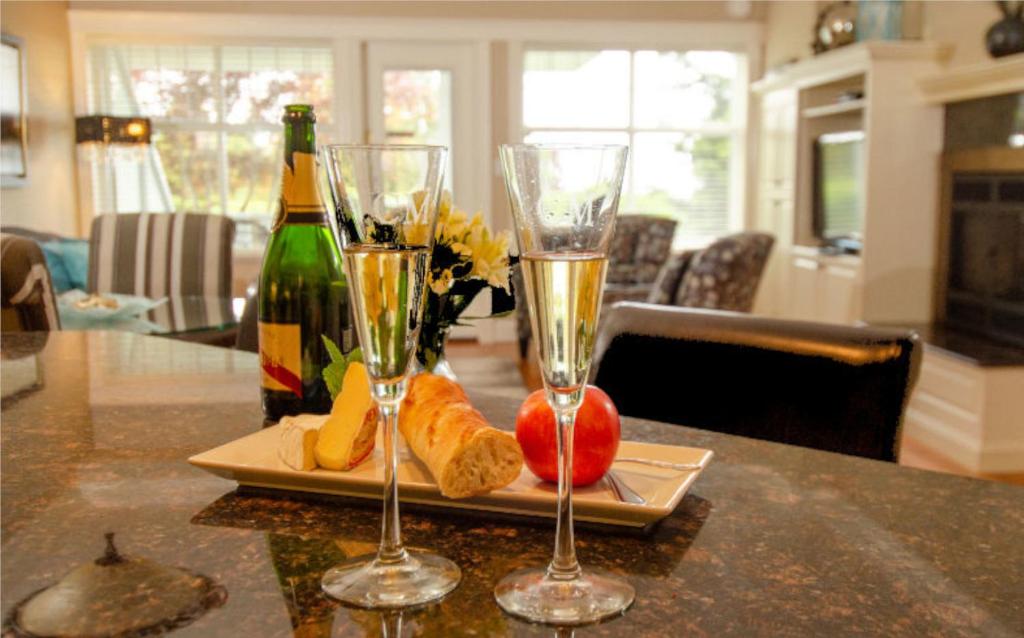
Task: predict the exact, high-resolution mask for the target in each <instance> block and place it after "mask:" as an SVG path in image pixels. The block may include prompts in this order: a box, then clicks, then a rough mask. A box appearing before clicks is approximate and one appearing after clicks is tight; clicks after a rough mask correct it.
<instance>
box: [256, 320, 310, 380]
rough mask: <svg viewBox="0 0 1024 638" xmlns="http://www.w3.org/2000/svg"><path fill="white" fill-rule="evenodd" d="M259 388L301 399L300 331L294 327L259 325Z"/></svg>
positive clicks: (290, 325)
mask: <svg viewBox="0 0 1024 638" xmlns="http://www.w3.org/2000/svg"><path fill="white" fill-rule="evenodd" d="M259 339H260V385H261V386H263V387H264V388H266V389H267V390H279V391H283V392H291V393H292V394H294V395H295V396H297V397H299V398H300V399H301V398H302V329H301V327H300V326H299V324H297V323H269V322H263V321H260V322H259Z"/></svg>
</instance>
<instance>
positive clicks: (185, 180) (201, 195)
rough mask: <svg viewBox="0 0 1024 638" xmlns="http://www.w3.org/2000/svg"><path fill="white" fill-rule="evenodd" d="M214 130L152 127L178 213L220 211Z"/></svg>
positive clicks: (155, 144) (221, 211)
mask: <svg viewBox="0 0 1024 638" xmlns="http://www.w3.org/2000/svg"><path fill="white" fill-rule="evenodd" d="M217 137H218V133H215V132H211V131H198V132H177V131H176V132H167V131H154V132H153V145H154V146H155V147H156V149H157V150H158V151H159V152H160V160H161V162H162V164H163V169H164V174H165V176H166V178H167V184H168V186H169V188H170V191H171V199H172V200H173V202H174V209H175V210H176V211H177V212H179V213H190V212H198V213H223V212H224V209H223V207H222V206H221V199H220V177H219V176H220V170H219V167H218V164H219V162H218V161H217Z"/></svg>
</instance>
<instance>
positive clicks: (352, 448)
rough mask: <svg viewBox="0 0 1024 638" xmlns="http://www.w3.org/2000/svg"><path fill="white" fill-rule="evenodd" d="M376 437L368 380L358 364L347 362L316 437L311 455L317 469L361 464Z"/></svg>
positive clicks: (350, 466)
mask: <svg viewBox="0 0 1024 638" xmlns="http://www.w3.org/2000/svg"><path fill="white" fill-rule="evenodd" d="M376 438H377V410H376V408H375V406H374V403H373V398H372V397H371V396H370V377H369V375H367V374H366V367H365V366H364V365H363V364H362V363H359V362H353V363H350V364H349V366H348V369H347V370H345V378H344V379H343V380H342V382H341V392H339V393H338V397H337V398H336V399H335V400H334V407H333V408H332V409H331V414H330V416H328V417H327V421H326V422H325V423H324V425H323V427H322V428H320V436H319V437H318V438H317V441H316V447H315V448H314V454H315V455H316V462H317V464H318V465H319V466H320V467H323V468H326V469H328V470H350V469H352V468H353V467H355V466H357V465H359V464H360V463H362V462H363V461H364V460H366V458H367V457H368V456H370V453H371V452H373V446H374V443H375V442H376Z"/></svg>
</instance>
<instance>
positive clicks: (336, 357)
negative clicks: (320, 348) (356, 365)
mask: <svg viewBox="0 0 1024 638" xmlns="http://www.w3.org/2000/svg"><path fill="white" fill-rule="evenodd" d="M320 339H322V340H323V342H324V347H325V348H327V354H328V355H329V356H330V357H331V363H344V362H345V355H343V354H341V350H340V349H339V348H338V345H337V344H336V343H334V342H333V341H331V338H330V337H328V336H327V335H320Z"/></svg>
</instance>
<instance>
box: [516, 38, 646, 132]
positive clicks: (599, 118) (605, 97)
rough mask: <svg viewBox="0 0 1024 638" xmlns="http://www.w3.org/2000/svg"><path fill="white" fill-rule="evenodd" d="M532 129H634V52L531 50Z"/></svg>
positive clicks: (527, 109) (527, 101)
mask: <svg viewBox="0 0 1024 638" xmlns="http://www.w3.org/2000/svg"><path fill="white" fill-rule="evenodd" d="M523 122H524V124H525V125H526V127H527V128H545V127H558V128H560V127H567V128H586V127H600V128H605V127H608V128H614V127H622V128H625V127H627V126H629V51H527V52H526V55H525V60H524V67H523Z"/></svg>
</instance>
